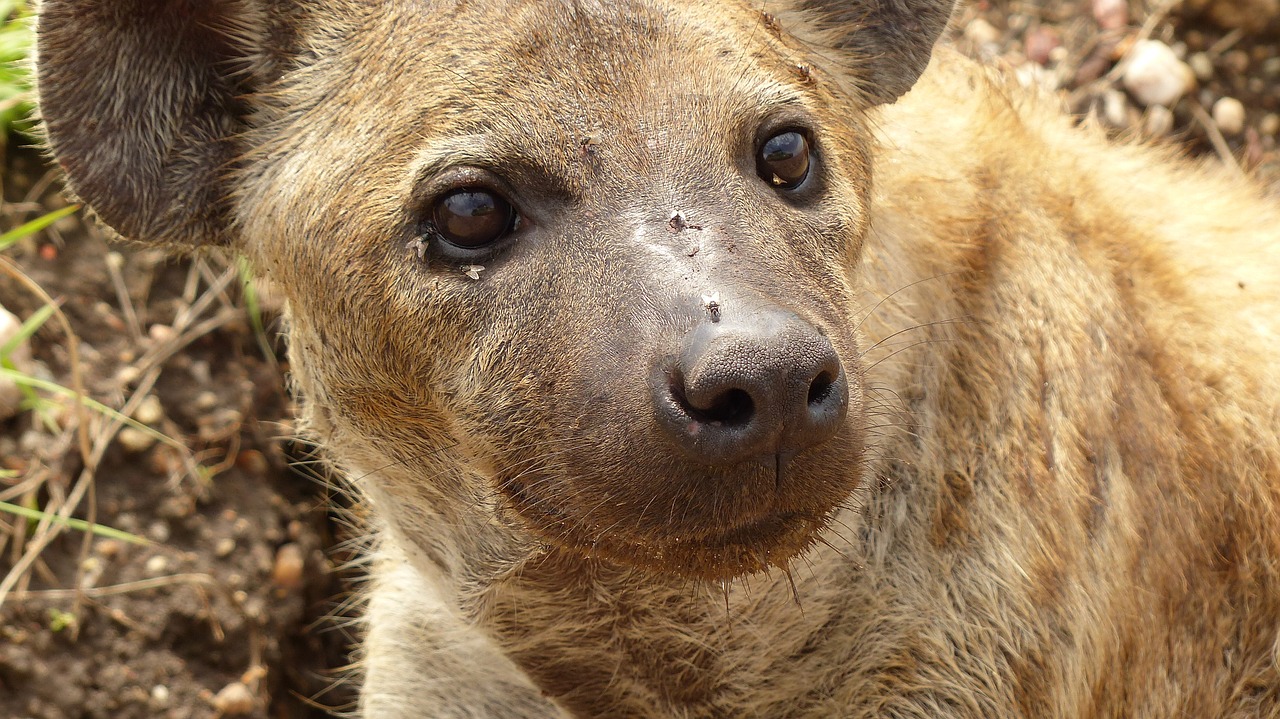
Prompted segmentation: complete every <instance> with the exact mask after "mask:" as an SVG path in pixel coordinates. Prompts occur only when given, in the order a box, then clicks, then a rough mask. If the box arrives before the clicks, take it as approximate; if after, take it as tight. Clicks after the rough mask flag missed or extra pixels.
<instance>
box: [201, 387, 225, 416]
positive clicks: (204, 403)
mask: <svg viewBox="0 0 1280 719" xmlns="http://www.w3.org/2000/svg"><path fill="white" fill-rule="evenodd" d="M220 401H221V400H219V399H218V393H217V392H210V391H209V390H205V391H204V392H201V393H200V394H198V395H196V398H195V406H196V409H198V410H200V411H201V412H207V411H209V410H211V409H213V408H214V407H217V406H218V402H220Z"/></svg>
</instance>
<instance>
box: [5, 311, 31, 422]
mask: <svg viewBox="0 0 1280 719" xmlns="http://www.w3.org/2000/svg"><path fill="white" fill-rule="evenodd" d="M21 329H22V320H20V319H18V317H17V316H16V315H14V314H13V313H12V312H10V311H8V310H6V309H5V308H3V307H0V345H3V344H6V343H8V342H9V341H10V340H12V339H13V338H14V337H16V336H17V335H18V333H19V331H21ZM8 359H9V361H10V362H12V363H13V366H14V368H15V369H16V370H17V371H18V372H21V373H22V374H30V373H31V370H32V367H31V365H32V362H31V349H30V348H29V347H28V346H27V343H26V341H23V342H20V343H19V344H18V346H17V347H15V348H14V349H13V352H11V353H9V357H8ZM22 398H23V394H22V389H21V388H19V386H18V383H17V382H15V381H13V380H11V379H9V378H8V377H0V421H3V420H6V419H9V418H10V417H13V416H15V415H16V414H18V412H20V411H21V410H22Z"/></svg>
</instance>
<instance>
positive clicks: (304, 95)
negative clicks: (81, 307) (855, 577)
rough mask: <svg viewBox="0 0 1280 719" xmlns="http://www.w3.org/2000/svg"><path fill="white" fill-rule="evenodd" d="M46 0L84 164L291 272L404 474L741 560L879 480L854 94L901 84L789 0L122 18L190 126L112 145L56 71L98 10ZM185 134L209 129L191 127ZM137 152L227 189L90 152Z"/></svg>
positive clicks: (597, 535) (351, 425)
mask: <svg viewBox="0 0 1280 719" xmlns="http://www.w3.org/2000/svg"><path fill="white" fill-rule="evenodd" d="M125 4H126V5H128V4H129V3H125ZM176 4H178V5H181V4H182V3H176ZM50 5H54V7H51V8H47V9H46V11H45V13H44V15H43V17H42V21H41V22H42V25H43V26H44V27H42V31H43V32H45V38H44V40H43V46H42V62H43V63H44V66H45V67H52V68H55V70H54V71H47V72H45V73H44V76H43V79H44V82H45V83H46V92H45V97H44V98H43V102H44V106H45V113H46V115H47V116H49V118H50V120H49V127H50V135H51V143H52V145H53V147H54V150H55V152H56V153H57V154H58V156H59V157H60V159H62V161H63V163H64V165H65V166H67V167H68V169H69V174H70V175H71V177H72V182H73V185H74V189H75V190H76V191H77V192H78V193H80V194H81V195H83V196H86V199H88V200H90V201H91V202H93V203H94V204H95V206H97V208H98V210H99V212H100V213H101V214H102V215H103V217H104V219H105V220H106V221H108V222H109V223H111V224H112V225H113V226H115V227H116V228H117V229H118V230H120V231H121V232H122V233H124V234H126V235H134V236H138V235H143V236H146V235H150V236H151V237H147V239H161V240H163V239H173V236H175V235H178V234H180V232H178V231H173V230H169V229H167V228H169V227H172V226H180V227H182V228H185V229H184V230H183V231H187V232H191V233H195V232H199V231H201V230H202V228H203V232H204V235H206V236H208V235H213V236H214V237H213V239H220V240H223V241H226V242H229V243H232V244H234V245H237V246H238V247H239V248H241V249H242V250H243V251H245V252H247V253H248V254H249V256H250V257H251V258H252V259H253V260H254V261H255V262H256V263H257V265H258V266H259V267H261V268H262V269H263V270H264V271H265V272H266V273H267V274H268V275H269V276H270V277H271V278H273V279H274V280H276V281H277V282H278V283H279V284H280V285H281V287H282V288H283V290H284V291H285V293H286V294H287V296H288V298H289V302H290V307H291V315H292V327H291V332H292V343H293V344H292V352H293V356H294V358H295V361H296V363H297V365H298V366H299V375H300V378H301V384H302V386H303V389H304V390H305V391H306V393H307V394H308V395H309V399H310V401H311V403H312V405H313V407H314V410H313V411H314V412H315V413H316V415H317V425H318V427H319V428H320V433H321V434H322V435H324V436H323V437H322V438H323V439H325V440H326V441H328V442H329V443H330V444H331V445H332V446H333V447H334V451H335V453H336V455H337V456H338V457H339V458H340V459H345V460H347V461H348V462H351V463H353V464H357V465H363V466H361V467H360V469H362V470H364V471H370V470H373V469H378V468H379V467H376V466H372V465H375V464H377V465H381V466H382V467H385V466H387V465H394V467H395V469H394V470H393V471H389V472H387V473H386V477H387V479H385V480H384V481H385V485H386V486H385V487H384V491H385V492H386V493H387V494H388V495H389V496H390V497H392V498H393V499H399V500H404V501H416V499H415V498H419V499H422V498H424V501H427V502H430V503H432V504H434V505H435V511H436V512H437V513H439V514H441V515H443V516H445V517H449V518H453V519H454V520H457V521H466V520H468V517H469V515H475V514H477V513H487V514H489V515H492V514H493V513H494V512H495V511H497V513H498V516H499V517H500V518H501V520H502V522H503V523H505V524H507V525H508V526H512V527H517V528H519V531H520V532H524V533H528V535H529V537H530V538H531V539H532V540H533V541H537V542H543V543H549V544H553V545H559V546H567V547H571V548H575V549H579V550H581V551H583V552H585V553H590V554H592V555H593V556H601V557H606V558H611V559H614V560H618V561H621V562H623V563H627V564H632V565H638V566H644V567H650V568H655V569H661V570H664V571H671V572H676V573H680V574H684V575H687V576H690V577H697V578H708V579H723V578H725V577H729V576H735V575H738V574H741V573H744V572H749V571H754V570H758V569H761V568H765V567H767V566H770V565H780V564H785V562H786V561H787V560H788V559H789V558H791V557H792V556H794V555H795V554H796V553H797V552H799V551H801V550H802V549H803V548H804V547H806V546H807V545H808V543H809V542H810V541H811V540H812V539H813V537H814V536H815V534H816V533H817V531H818V530H819V529H820V528H822V527H823V526H824V524H825V522H826V520H827V518H828V517H829V515H830V514H831V513H832V512H833V511H834V510H835V509H836V508H837V507H838V506H839V505H840V504H841V503H843V502H846V501H847V500H848V499H849V497H850V495H851V493H853V492H854V491H855V490H856V489H857V487H858V485H859V482H860V480H859V471H858V466H859V456H860V452H861V447H862V441H863V430H862V424H863V417H864V407H863V403H864V402H863V387H862V382H861V379H860V369H859V347H858V340H857V336H856V328H855V327H854V326H852V323H851V321H850V320H849V318H850V317H851V316H853V313H854V309H855V308H854V306H853V296H854V286H855V283H856V265H857V260H858V255H859V247H860V242H861V238H862V236H863V235H864V233H865V231H866V225H867V215H866V204H867V203H866V198H867V193H868V188H869V183H870V178H869V176H868V161H867V148H866V147H865V144H864V143H865V142H866V137H867V134H866V133H865V132H863V130H862V127H861V122H862V120H861V117H862V115H861V113H862V112H863V111H864V110H865V109H867V107H868V106H869V105H871V104H872V103H873V102H875V101H879V100H883V99H885V98H884V97H875V96H874V95H875V93H867V92H860V91H859V90H858V89H857V88H855V87H845V88H841V87H838V86H837V85H836V84H835V80H834V79H833V78H834V75H835V73H833V72H826V71H824V69H823V66H822V57H821V54H820V53H817V54H814V53H811V52H810V48H808V47H801V46H800V43H798V42H797V41H796V40H795V39H787V40H784V39H783V34H782V33H780V32H779V31H778V28H779V24H780V20H779V19H777V18H775V17H773V16H770V15H767V14H764V13H761V12H759V11H758V10H755V9H752V8H750V7H746V6H743V7H736V9H731V10H729V11H726V10H725V9H724V8H717V9H716V10H715V11H714V12H711V11H708V10H706V9H704V8H701V7H700V6H697V5H694V6H688V5H685V4H677V3H654V2H622V3H600V2H590V1H588V0H582V1H580V2H568V1H564V2H493V1H489V2H475V3H459V4H457V5H456V6H451V7H449V8H443V7H441V8H436V7H434V6H432V5H431V4H430V3H427V4H425V5H424V4H422V3H407V2H406V3H373V4H370V3H355V2H324V3H316V4H314V5H309V4H299V6H297V7H295V6H294V5H292V4H288V3H277V4H275V5H264V6H261V7H260V6H259V5H257V4H255V3H225V4H218V3H214V4H213V5H214V6H217V9H214V10H209V9H207V8H206V9H205V12H206V13H209V14H211V15H214V16H216V17H207V18H203V19H199V18H197V20H199V21H198V22H197V21H195V20H191V19H190V18H189V17H185V16H184V17H179V15H180V13H178V12H177V11H176V10H175V11H170V12H168V15H165V13H163V12H162V13H160V18H159V19H151V20H146V19H130V21H129V22H131V23H135V24H136V27H135V26H133V25H129V24H128V23H126V24H125V25H124V27H123V29H117V30H116V33H117V35H123V36H125V37H126V40H125V41H126V42H134V43H136V44H140V45H145V44H147V43H150V44H151V45H156V44H159V45H161V46H162V47H160V49H159V50H151V52H157V53H160V54H163V55H164V56H165V58H166V61H167V62H169V63H171V64H172V65H173V66H174V68H176V69H174V68H169V67H167V66H164V65H163V63H159V64H160V65H161V68H160V72H161V73H162V74H163V73H165V72H169V73H170V74H172V75H173V76H174V78H173V79H171V80H169V81H167V82H166V81H164V80H162V79H148V80H146V81H145V82H140V83H139V84H140V85H142V86H143V88H144V89H146V88H147V87H150V92H151V94H156V93H162V94H163V93H168V94H167V95H166V96H165V98H164V100H163V102H164V103H166V107H172V106H173V105H177V106H178V109H177V110H176V111H175V110H169V109H166V110H163V111H155V112H156V114H159V113H160V112H169V113H172V114H173V115H176V116H177V117H176V120H174V118H172V117H168V116H163V117H161V119H160V122H161V123H162V124H163V123H165V122H170V121H172V122H171V124H173V123H176V124H177V126H178V127H176V129H175V128H171V132H170V134H169V135H168V136H167V139H166V138H165V137H161V139H160V140H159V141H157V140H156V139H155V137H156V135H163V133H158V132H157V131H156V130H154V129H152V130H151V131H150V132H151V134H150V135H149V136H148V137H149V139H148V142H149V143H150V146H149V147H146V148H143V149H141V150H139V149H137V148H132V147H129V146H128V143H124V142H119V143H116V145H118V146H112V147H108V148H106V149H102V148H94V149H93V150H90V149H88V148H78V147H77V146H76V145H77V143H79V142H87V141H88V140H87V139H83V138H80V137H78V136H76V132H75V131H74V130H73V129H71V128H70V127H68V123H69V122H70V120H67V121H63V120H61V119H60V118H61V117H62V115H61V114H60V111H61V108H60V107H59V104H60V103H63V104H66V105H70V104H71V103H72V102H73V101H78V103H83V99H82V98H72V97H71V96H72V95H73V94H74V93H73V92H72V91H68V90H64V89H63V88H64V87H65V86H66V85H68V84H71V85H74V81H73V79H72V78H69V77H67V78H58V77H54V76H53V75H54V73H55V72H59V71H61V72H66V73H71V72H73V70H72V69H69V68H70V66H73V65H74V64H75V63H74V62H72V61H71V60H66V61H64V62H62V63H61V65H59V64H58V62H57V58H53V57H51V56H52V55H56V53H57V52H58V48H59V43H58V41H57V37H56V34H57V32H59V28H60V26H59V25H58V22H64V23H67V24H69V25H75V24H76V23H77V22H79V23H83V22H86V20H84V19H83V17H82V18H81V19H78V20H72V19H69V18H59V17H58V16H57V15H58V12H59V11H58V9H57V7H56V4H54V3H51V4H50ZM72 5H77V4H75V3H72ZM78 5H79V6H80V7H77V8H75V9H73V10H72V11H68V12H75V11H79V12H81V15H82V16H83V15H85V14H88V15H92V14H94V12H96V13H97V15H98V16H100V18H99V20H100V21H101V17H105V16H110V15H112V14H113V13H115V14H116V15H123V14H124V13H125V12H126V11H122V10H112V9H109V8H108V9H102V8H99V9H98V10H96V11H93V12H88V13H86V11H85V10H84V7H83V6H84V5H93V3H79V4H78ZM104 5H105V4H104ZM141 5H145V3H141ZM133 9H134V10H139V8H133ZM233 10H234V11H236V12H233ZM147 12H149V11H148V10H146V9H145V8H144V9H142V10H140V11H139V13H138V14H139V15H146V13H147ZM115 19H116V20H118V18H115ZM943 19H944V20H945V13H944V15H943ZM148 24H149V26H148V27H141V26H143V25H148ZM139 27H141V29H139ZM939 28H940V25H939ZM150 33H156V34H158V35H159V36H160V37H157V38H149V37H148V38H146V42H141V41H138V40H136V36H138V35H144V36H145V35H148V34H150ZM68 42H70V40H68ZM927 42H928V43H930V44H931V42H932V38H931V37H930V38H928V40H927ZM851 44H853V45H856V44H857V43H856V42H853V43H851ZM255 48H256V49H255ZM925 49H926V52H927V45H926V46H925ZM67 52H68V53H70V52H71V51H70V50H68V51H67ZM811 55H812V56H811ZM192 56H199V57H198V58H196V59H193V58H192ZM908 64H909V63H908ZM917 64H922V62H921V63H917ZM193 68H194V69H193ZM78 71H79V72H82V73H85V74H92V73H94V72H95V70H94V68H89V67H84V68H78ZM143 71H147V72H151V73H152V74H154V73H155V72H156V71H155V69H154V68H143V69H141V70H133V72H143ZM915 72H918V68H917V69H916V70H915ZM845 73H846V74H847V69H846V70H845ZM904 74H906V75H910V78H909V79H908V81H907V82H908V84H909V80H910V79H914V74H913V73H911V72H904ZM148 83H149V85H148ZM55 85H56V87H57V90H56V92H54V91H50V90H48V89H47V88H50V87H54V86H55ZM156 85H163V87H155V86H156ZM210 87H211V88H212V90H210V89H209V88H210ZM201 88H204V90H203V92H202V89H201ZM903 90H905V87H903V88H899V89H896V90H884V89H881V90H880V91H881V92H887V93H889V96H890V97H892V96H894V95H896V94H898V93H900V92H901V91H903ZM139 92H140V93H141V92H142V90H139ZM210 96H213V100H212V101H211V100H209V97H210ZM64 98H68V99H65V100H64ZM149 102H156V101H155V100H149ZM201 103H204V104H203V105H202V104H201ZM210 105H212V106H213V107H214V108H216V111H214V112H212V113H211V116H209V117H206V116H205V113H206V109H204V108H206V107H207V106H210ZM112 112H115V111H114V110H111V109H106V110H102V111H101V112H100V114H102V115H104V117H102V118H100V119H99V120H98V122H99V123H100V125H105V124H108V123H111V122H112V121H113V120H116V119H117V118H116V117H115V116H114V115H112V114H111V113H112ZM184 118H185V119H184ZM81 119H82V118H76V119H75V121H76V122H80V121H81ZM162 129H163V128H162ZM191 137H194V138H196V139H197V140H198V139H201V138H205V139H206V140H207V141H206V142H205V144H206V145H210V146H211V147H212V148H214V149H212V150H210V151H209V154H208V155H206V156H203V157H196V158H195V159H190V158H189V155H191V154H192V153H193V152H194V151H193V150H191V149H189V148H187V147H184V146H182V145H183V144H184V143H185V142H187V141H188V140H189V139H190V138H191ZM157 142H159V143H160V144H161V145H163V143H165V142H168V143H169V147H168V148H165V147H160V148H159V149H157V148H156V147H155V146H154V145H156V144H157ZM210 143H212V144H210ZM191 144H199V143H197V142H192V143H191ZM139 151H142V152H147V153H152V154H154V153H156V152H160V154H162V155H163V158H164V160H163V162H159V163H157V162H154V161H153V162H152V165H153V167H152V169H154V166H157V165H158V166H159V167H160V169H161V171H162V172H161V174H163V173H164V172H172V173H178V174H182V175H183V177H184V178H185V177H186V175H187V174H191V175H196V176H199V175H200V170H201V168H203V167H206V166H207V167H208V168H209V169H208V171H207V173H206V175H208V176H209V177H214V178H217V179H216V181H215V183H214V185H213V186H212V187H208V186H200V187H198V188H197V187H195V186H194V185H197V184H199V183H197V182H188V184H191V185H193V187H191V188H190V190H189V191H190V192H191V193H192V195H191V196H199V197H202V198H204V200H205V204H204V205H202V208H203V209H202V210H201V211H200V212H199V213H197V212H196V211H195V210H193V209H190V208H187V209H184V210H181V211H182V212H185V213H186V214H185V215H182V216H181V217H179V218H178V221H175V219H174V218H173V217H171V216H165V215H163V213H162V212H160V211H156V212H154V213H147V212H141V211H139V210H138V209H136V208H137V206H138V205H139V204H142V205H148V204H162V201H163V200H164V199H165V198H164V196H163V195H164V192H165V191H164V190H163V189H155V188H146V187H144V188H141V189H136V190H134V191H132V192H131V191H130V190H129V189H128V188H126V189H123V190H111V191H108V190H106V189H102V188H98V187H97V184H99V183H98V182H97V181H96V180H95V178H94V177H93V176H92V175H93V173H94V172H95V171H94V170H91V169H87V168H90V166H94V167H96V166H97V164H98V163H101V162H102V161H103V160H109V159H111V158H110V157H108V155H110V153H112V152H115V153H118V154H126V155H127V154H129V153H135V152H139ZM95 152H96V153H99V154H98V155H97V156H94V153H95ZM183 153H186V154H183ZM90 160H92V162H90ZM125 162H128V160H126V161H125ZM183 163H186V164H183ZM106 164H113V165H119V164H121V163H120V162H119V161H118V160H117V161H116V162H114V163H111V162H108V163H106ZM187 165H190V166H191V167H194V168H195V171H192V172H188V170H189V168H188V167H187ZM173 168H176V169H173ZM115 171H116V170H112V172H115ZM78 178H79V182H77V179H78ZM86 178H87V179H86ZM102 184H105V182H103V183H102ZM158 184H163V183H158ZM221 187H227V188H235V191H234V192H223V193H221V194H220V193H219V192H218V189H219V188H221ZM148 190H150V191H152V194H153V195H159V196H160V197H159V201H155V202H150V203H148V202H147V201H145V200H144V201H143V202H141V203H139V202H137V201H136V197H137V196H139V195H143V194H145V193H146V192H147V191H148ZM197 190H199V193H198V195H197V194H196V191H197ZM95 194H101V195H104V196H107V195H110V196H109V197H105V199H104V198H100V197H95ZM206 196H208V197H206ZM121 197H130V198H132V199H120V198H121ZM113 201H116V202H117V204H118V206H113V204H112V202H113ZM174 204H175V205H178V206H182V202H178V201H175V202H174ZM172 214H173V212H170V215H172ZM184 222H185V225H184V224H183V223H184ZM209 227H212V228H214V229H212V230H210V229H208V228H209ZM157 228H162V229H157ZM474 519H475V518H474V517H473V516H472V517H470V521H474Z"/></svg>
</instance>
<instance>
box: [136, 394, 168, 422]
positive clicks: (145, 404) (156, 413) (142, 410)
mask: <svg viewBox="0 0 1280 719" xmlns="http://www.w3.org/2000/svg"><path fill="white" fill-rule="evenodd" d="M133 418H134V419H136V420H138V421H139V422H141V423H143V424H146V425H154V424H155V423H157V422H159V421H160V420H162V419H164V407H163V406H162V405H161V404H160V400H159V399H157V398H156V396H155V395H153V394H149V395H147V396H146V397H144V398H143V400H142V401H141V402H139V403H138V408H137V409H136V410H134V411H133Z"/></svg>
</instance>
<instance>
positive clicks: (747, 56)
mask: <svg viewBox="0 0 1280 719" xmlns="http://www.w3.org/2000/svg"><path fill="white" fill-rule="evenodd" d="M461 12H462V14H463V15H464V16H461V17H453V18H449V19H448V22H447V25H448V27H445V28H440V30H441V31H442V32H443V34H444V37H440V38H439V39H438V40H437V41H436V42H433V43H430V44H429V45H427V44H423V45H417V46H414V45H410V46H409V48H411V50H410V52H413V53H414V55H416V57H404V58H398V59H397V60H398V62H396V63H395V64H407V65H416V66H417V71H418V72H420V73H421V74H422V75H423V76H424V78H428V79H426V80H425V81H424V82H423V83H422V84H421V85H419V87H420V88H421V91H422V92H423V93H424V94H425V96H426V99H427V100H428V101H429V102H430V106H431V108H432V109H439V110H440V111H442V112H445V113H448V115H449V116H450V117H458V116H461V118H462V119H463V121H465V118H466V116H467V115H468V114H474V113H475V112H476V111H481V112H483V113H485V114H486V115H488V116H491V117H494V118H498V117H501V118H502V119H504V120H506V121H509V122H511V123H513V124H521V123H525V122H527V121H528V120H529V119H530V117H531V116H533V117H536V116H537V114H538V113H539V112H540V111H544V110H546V109H547V108H548V107H554V108H555V109H556V111H557V112H558V113H559V114H560V115H561V118H560V119H568V118H566V117H564V115H565V114H577V115H580V116H581V117H579V118H577V119H580V120H582V121H585V122H588V123H600V122H609V121H610V120H620V119H624V118H637V115H651V116H652V118H651V119H653V120H661V122H660V123H657V124H661V125H670V124H672V123H673V122H674V121H678V120H680V119H681V118H683V117H686V116H689V115H691V114H694V113H697V111H698V108H697V107H696V106H693V107H690V106H688V101H689V100H690V99H697V98H703V104H711V103H716V104H720V105H728V106H727V107H719V108H711V109H717V110H721V111H722V112H721V113H720V114H725V113H723V111H724V110H733V109H734V107H733V105H736V104H739V103H744V102H745V103H760V102H766V101H768V100H769V99H770V96H773V95H777V94H779V93H781V92H783V91H784V90H783V88H786V89H787V90H790V92H791V94H792V95H793V96H798V95H801V94H802V93H801V91H800V88H803V87H804V82H803V78H800V77H798V76H797V75H796V74H795V73H794V67H795V66H796V64H797V63H801V64H802V61H801V60H800V59H797V58H796V57H795V55H796V52H795V50H793V49H790V48H787V47H786V46H785V45H784V44H783V43H782V42H780V41H779V40H778V39H777V38H776V37H774V36H773V35H771V34H770V33H768V32H766V31H764V30H763V20H762V18H763V17H764V16H763V15H762V14H761V13H758V12H755V11H751V10H745V9H743V10H740V11H737V12H734V13H727V14H725V13H720V14H710V13H707V12H706V11H705V10H703V9H701V8H699V7H696V6H695V7H690V6H687V5H674V4H671V5H667V4H654V3H651V2H643V3H641V2H621V3H617V4H616V5H610V6H609V7H608V8H595V9H594V10H584V9H582V8H580V7H577V6H573V5H571V4H570V3H566V2H560V1H556V2H539V3H523V4H519V5H518V7H516V8H514V9H512V10H511V11H510V17H503V18H502V19H501V21H499V20H498V19H497V18H496V17H495V16H496V15H499V14H502V13H497V12H495V11H494V5H493V4H491V3H476V4H473V5H469V6H467V9H466V10H464V11H461ZM465 15H471V16H472V17H465ZM439 22H440V21H438V20H432V21H430V25H432V26H434V25H436V24H438V23H439ZM743 26H747V30H748V32H745V33H744V32H743ZM755 26H760V27H761V30H760V31H758V32H751V31H750V30H751V28H752V27H755ZM476 27H482V28H484V29H485V31H484V32H479V33H476V32H473V31H472V29H473V28H476ZM388 30H390V31H391V32H394V33H396V34H397V35H401V36H402V35H403V30H402V29H396V28H388ZM425 31H426V28H424V32H425ZM384 47H387V49H388V51H389V52H392V53H397V54H399V53H402V52H404V50H405V47H404V45H403V44H401V45H400V46H396V44H395V43H387V44H385V45H384ZM793 86H794V87H793ZM708 114H712V113H708ZM504 115H505V117H503V116H504ZM611 115H612V116H614V117H611ZM637 119H643V118H637Z"/></svg>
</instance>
